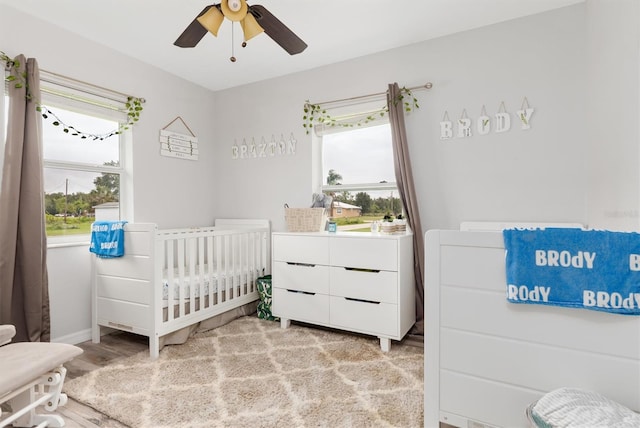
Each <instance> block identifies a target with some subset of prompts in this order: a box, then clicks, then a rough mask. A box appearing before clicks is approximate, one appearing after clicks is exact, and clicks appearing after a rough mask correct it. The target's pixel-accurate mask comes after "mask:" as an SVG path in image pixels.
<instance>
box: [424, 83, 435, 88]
mask: <svg viewBox="0 0 640 428" xmlns="http://www.w3.org/2000/svg"><path fill="white" fill-rule="evenodd" d="M424 87H425V88H427V89H431V88H433V83H431V82H427V83H426V84H425V85H424Z"/></svg>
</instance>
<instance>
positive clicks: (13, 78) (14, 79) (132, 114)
mask: <svg viewBox="0 0 640 428" xmlns="http://www.w3.org/2000/svg"><path fill="white" fill-rule="evenodd" d="M0 61H2V62H4V65H5V69H7V70H9V71H10V73H9V75H8V76H7V77H5V80H6V81H7V82H8V83H9V84H13V86H14V88H16V89H21V88H25V98H26V99H27V100H32V99H33V95H32V94H31V91H30V90H29V84H28V82H27V74H26V72H18V70H19V69H20V66H21V64H20V61H18V60H17V59H15V58H11V57H10V56H8V55H7V54H6V53H4V52H2V51H0ZM34 101H35V103H36V110H37V111H38V112H40V114H41V115H42V118H43V119H50V120H51V121H52V122H51V124H52V125H53V126H56V127H60V129H62V132H64V133H65V134H69V135H73V136H75V137H79V138H81V139H91V140H105V139H107V138H109V137H111V136H113V135H118V134H122V132H124V131H126V130H127V129H129V128H130V127H131V126H133V125H134V124H135V123H136V122H138V120H140V113H142V109H143V108H142V104H143V103H144V99H143V98H137V97H131V96H130V97H127V102H126V103H125V108H126V109H127V122H126V123H121V124H120V126H119V127H118V129H116V130H113V131H110V132H107V133H104V134H94V133H91V132H85V131H81V130H79V129H77V128H76V127H74V126H72V125H67V124H66V123H64V122H63V121H62V120H60V118H59V117H58V116H57V115H56V114H55V113H54V112H53V111H51V109H49V108H48V107H46V106H44V105H42V104H41V103H40V100H34Z"/></svg>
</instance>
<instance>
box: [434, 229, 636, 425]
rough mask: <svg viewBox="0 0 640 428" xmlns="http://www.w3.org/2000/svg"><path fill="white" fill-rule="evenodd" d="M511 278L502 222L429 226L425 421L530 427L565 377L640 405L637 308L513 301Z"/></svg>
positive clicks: (575, 384)
mask: <svg viewBox="0 0 640 428" xmlns="http://www.w3.org/2000/svg"><path fill="white" fill-rule="evenodd" d="M485 230H486V229H485ZM505 287H506V269H505V250H504V243H503V237H502V232H501V231H482V232H477V231H454V230H431V231H429V232H427V233H426V235H425V371H424V378H425V389H424V400H425V401H424V406H425V407H424V413H425V418H424V419H425V427H430V428H431V427H434V428H437V427H438V426H439V423H440V422H444V423H447V424H448V425H452V426H456V427H478V428H490V427H508V428H515V427H528V426H530V425H529V422H528V420H527V417H526V408H527V407H528V405H529V404H531V403H533V402H534V401H536V400H537V399H539V398H540V397H542V396H543V395H544V394H545V393H547V392H549V391H552V390H554V389H557V388H560V387H568V386H570V387H579V388H584V389H587V390H592V391H595V392H598V393H600V394H602V395H604V396H606V397H608V398H609V399H612V400H615V401H617V402H618V403H621V404H623V405H624V406H626V407H628V408H630V409H632V410H635V411H640V317H634V316H625V315H618V314H610V313H604V312H598V311H589V310H584V309H569V308H560V307H555V306H541V305H515V304H511V303H508V302H507V301H506V296H505V294H506V292H505Z"/></svg>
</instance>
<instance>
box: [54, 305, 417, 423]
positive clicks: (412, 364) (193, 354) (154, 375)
mask: <svg viewBox="0 0 640 428" xmlns="http://www.w3.org/2000/svg"><path fill="white" fill-rule="evenodd" d="M64 389H65V392H66V393H67V394H68V395H69V396H70V397H73V398H74V399H76V400H77V401H80V402H82V403H84V404H86V405H89V406H91V407H93V408H94V409H96V410H98V411H100V412H102V413H104V414H106V415H108V416H109V417H111V418H113V419H117V420H119V421H120V422H122V423H124V424H126V425H129V426H131V427H136V428H138V427H153V428H160V427H172V428H175V427H202V428H204V427H207V428H210V427H225V428H230V427H327V428H335V427H403V428H404V427H423V426H424V423H423V420H424V418H423V351H422V349H421V348H418V347H414V346H408V345H400V344H398V343H397V342H393V344H392V346H391V351H390V352H388V353H383V352H381V350H380V346H379V341H378V340H377V339H376V338H374V337H363V336H359V335H352V334H348V333H342V332H337V331H328V330H324V329H319V328H311V327H305V326H299V325H292V326H291V327H290V328H288V329H284V330H283V329H281V328H280V324H279V323H278V322H272V321H265V320H261V319H258V318H257V317H255V316H253V317H242V318H239V319H237V320H235V321H232V322H231V323H229V324H227V325H225V326H223V327H220V328H217V329H215V330H211V331H208V332H204V333H199V334H196V335H195V336H193V337H192V338H190V339H189V340H188V341H187V342H186V343H185V344H183V345H176V346H167V347H165V348H164V349H163V350H162V351H161V352H160V358H158V360H156V361H151V360H150V359H149V354H148V352H141V353H139V354H136V355H134V356H132V357H129V358H127V359H125V360H121V361H120V362H119V363H118V364H114V365H110V366H106V367H103V368H101V369H98V370H95V371H92V372H90V373H87V374H86V375H84V376H82V377H79V378H76V379H73V380H69V381H67V382H66V384H65V388H64Z"/></svg>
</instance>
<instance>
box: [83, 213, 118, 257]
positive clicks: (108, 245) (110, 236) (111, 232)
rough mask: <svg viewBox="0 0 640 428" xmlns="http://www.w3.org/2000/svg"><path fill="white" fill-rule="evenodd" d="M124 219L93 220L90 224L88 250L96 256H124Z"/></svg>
mask: <svg viewBox="0 0 640 428" xmlns="http://www.w3.org/2000/svg"><path fill="white" fill-rule="evenodd" d="M125 224H127V222H126V221H95V222H93V223H92V224H91V244H90V246H89V251H91V252H92V253H95V254H96V255H97V256H98V257H103V258H111V257H122V256H124V225H125Z"/></svg>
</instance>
